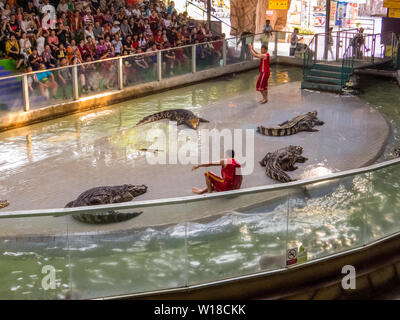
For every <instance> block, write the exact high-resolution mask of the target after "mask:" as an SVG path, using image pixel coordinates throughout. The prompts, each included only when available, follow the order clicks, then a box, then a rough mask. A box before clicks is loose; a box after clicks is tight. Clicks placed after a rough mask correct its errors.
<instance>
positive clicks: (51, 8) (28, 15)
mask: <svg viewBox="0 0 400 320" xmlns="http://www.w3.org/2000/svg"><path fill="white" fill-rule="evenodd" d="M0 12H1V20H2V21H1V25H0V51H1V52H3V55H4V56H5V57H7V58H10V59H13V60H15V62H16V68H17V69H23V68H24V70H25V71H27V72H30V71H36V70H43V72H42V73H39V74H37V75H35V76H31V77H30V78H29V81H28V83H29V88H30V89H31V90H37V91H40V92H41V93H42V94H45V93H46V92H48V91H49V90H48V89H51V90H50V91H52V92H54V93H56V92H57V88H58V87H59V86H64V85H65V84H68V83H69V82H70V81H71V79H72V74H71V71H70V70H69V69H66V70H64V71H62V72H61V71H60V72H57V73H55V74H53V73H52V72H51V71H45V70H46V69H51V68H56V67H61V66H68V65H73V64H80V63H83V62H91V61H95V60H101V59H107V58H111V57H116V56H127V55H131V54H136V53H137V54H140V55H137V56H134V57H132V58H131V59H126V60H124V68H125V69H127V70H126V71H127V72H125V73H124V81H125V82H127V81H130V79H129V77H131V76H132V75H135V74H140V72H136V71H138V70H139V71H140V70H141V69H149V70H153V69H154V70H155V69H156V68H155V66H156V63H157V55H156V53H154V52H155V51H157V50H161V49H170V50H167V51H163V70H164V71H165V72H168V73H169V74H173V73H174V70H175V69H176V68H177V67H179V66H181V65H182V64H184V63H185V62H186V61H188V60H189V59H190V58H191V57H189V51H188V50H184V49H182V50H179V49H174V50H172V49H171V48H174V47H179V46H183V45H187V44H194V43H203V42H208V41H212V40H221V39H222V38H223V37H224V35H215V34H213V33H212V32H211V30H210V27H209V25H208V24H200V23H198V24H195V23H193V22H191V21H190V19H189V18H188V17H187V14H186V13H178V12H177V10H176V9H175V5H174V2H173V1H171V2H170V3H169V5H165V4H164V3H163V1H160V0H91V1H89V0H87V1H81V0H30V1H26V0H0ZM147 52H149V54H145V53H147ZM221 54H222V41H217V42H215V43H213V44H211V45H210V44H208V45H200V46H198V47H197V48H196V58H197V59H210V58H211V59H214V60H215V61H219V58H220V56H221ZM97 65H100V64H95V65H90V64H89V65H86V66H80V67H79V70H80V72H79V80H80V83H81V85H82V88H83V90H84V91H89V90H95V89H94V87H95V86H96V83H94V81H96V80H93V78H96V77H95V73H96V72H98V73H101V74H103V75H104V76H105V77H106V81H105V82H106V86H107V87H110V86H113V85H115V82H116V81H117V77H116V76H115V74H116V72H115V71H116V70H115V64H114V63H113V62H110V63H107V62H106V63H102V64H101V66H97Z"/></svg>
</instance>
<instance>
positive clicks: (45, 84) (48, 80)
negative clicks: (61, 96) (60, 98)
mask: <svg viewBox="0 0 400 320" xmlns="http://www.w3.org/2000/svg"><path fill="white" fill-rule="evenodd" d="M39 70H41V71H42V72H39V73H37V74H36V81H37V83H38V84H39V89H40V93H41V95H42V96H46V97H47V98H49V97H50V96H49V92H48V89H51V90H52V93H53V96H56V95H57V90H58V84H57V82H56V80H55V79H54V75H53V73H52V72H51V71H46V66H45V64H44V63H41V64H40V67H39Z"/></svg>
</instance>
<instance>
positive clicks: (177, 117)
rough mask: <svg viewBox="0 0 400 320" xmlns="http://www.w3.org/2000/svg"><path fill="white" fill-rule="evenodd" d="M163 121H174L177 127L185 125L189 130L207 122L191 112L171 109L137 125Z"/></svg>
mask: <svg viewBox="0 0 400 320" xmlns="http://www.w3.org/2000/svg"><path fill="white" fill-rule="evenodd" d="M164 119H168V120H170V121H176V122H178V126H180V125H181V124H185V125H187V126H188V127H189V128H191V129H197V128H198V127H199V125H200V122H209V121H208V120H205V119H202V118H199V117H198V116H196V115H195V114H194V113H193V112H192V111H189V110H185V109H173V110H166V111H161V112H158V113H155V114H153V115H151V116H147V117H145V118H143V119H142V120H141V121H140V122H139V123H138V124H137V125H142V124H147V123H152V122H155V121H159V120H164Z"/></svg>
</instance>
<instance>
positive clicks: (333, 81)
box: [304, 75, 342, 85]
mask: <svg viewBox="0 0 400 320" xmlns="http://www.w3.org/2000/svg"><path fill="white" fill-rule="evenodd" d="M304 80H306V81H309V82H316V83H327V84H337V85H341V84H342V80H341V79H337V78H329V77H320V76H318V77H317V76H312V75H308V76H305V79H304Z"/></svg>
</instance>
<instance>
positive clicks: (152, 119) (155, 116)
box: [136, 111, 168, 126]
mask: <svg viewBox="0 0 400 320" xmlns="http://www.w3.org/2000/svg"><path fill="white" fill-rule="evenodd" d="M167 114H168V113H167V112H165V111H162V112H159V113H156V114H153V115H151V116H147V117H144V118H143V119H142V120H141V121H139V122H138V123H137V124H136V125H137V126H139V125H142V124H147V123H152V122H155V121H159V120H163V119H166V118H168V116H167Z"/></svg>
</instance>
